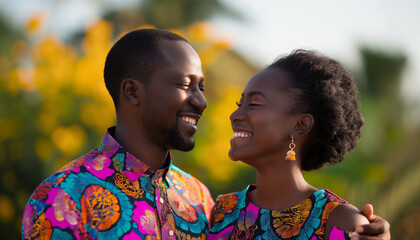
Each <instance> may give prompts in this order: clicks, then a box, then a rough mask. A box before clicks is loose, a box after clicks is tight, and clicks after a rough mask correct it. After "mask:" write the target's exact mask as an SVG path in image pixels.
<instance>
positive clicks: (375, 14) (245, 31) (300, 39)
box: [0, 0, 420, 100]
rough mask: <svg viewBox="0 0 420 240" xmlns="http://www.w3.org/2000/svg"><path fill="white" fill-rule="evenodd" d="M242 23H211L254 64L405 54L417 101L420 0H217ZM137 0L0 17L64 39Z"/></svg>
mask: <svg viewBox="0 0 420 240" xmlns="http://www.w3.org/2000/svg"><path fill="white" fill-rule="evenodd" d="M221 1H222V2H223V3H225V4H226V5H228V6H231V7H232V8H233V9H236V10H237V11H238V12H239V13H241V14H242V15H243V16H244V18H245V20H244V21H237V20H232V19H230V18H226V17H219V16H218V17H215V18H214V19H213V20H212V21H211V22H212V23H213V24H215V26H217V28H218V30H219V31H220V32H222V33H226V34H228V35H230V36H231V38H232V39H233V40H234V44H235V48H236V49H237V50H238V51H239V52H240V53H242V54H243V55H244V56H245V57H246V58H248V59H249V60H251V61H253V62H255V63H256V64H258V65H261V66H264V65H267V64H269V63H270V62H271V61H272V60H273V59H275V58H276V57H277V56H278V55H279V54H284V53H288V52H290V51H291V50H293V49H296V48H309V49H316V50H319V51H320V52H322V53H324V54H327V55H329V56H331V57H333V58H336V59H338V60H340V61H342V62H343V63H345V64H346V65H349V66H354V67H357V66H358V64H360V61H359V60H360V59H359V55H358V46H360V45H362V44H367V45H368V46H372V47H377V48H380V49H384V50H387V51H388V50H389V51H391V52H399V51H402V52H404V53H406V54H407V55H408V56H409V67H408V69H407V74H406V76H405V81H404V88H403V90H404V92H405V94H406V95H407V96H409V97H410V99H415V98H417V99H419V100H420V26H419V24H420V1H418V0H352V1H337V0H321V1H313V0H298V1H281V0H259V1H257V0H221ZM133 2H136V0H125V1H122V0H120V1H118V0H101V1H93V0H92V1H87V0H13V1H9V0H0V9H1V10H2V13H3V14H4V15H5V16H6V17H7V18H10V19H13V23H14V24H16V25H20V24H22V23H23V21H24V19H25V18H26V17H27V16H29V15H30V14H32V13H34V12H37V11H42V10H43V11H47V12H48V13H49V19H50V24H49V26H48V28H47V30H48V31H50V32H54V33H57V34H59V35H62V36H63V35H65V34H66V33H70V32H73V31H75V30H77V29H79V28H80V27H83V26H85V25H86V24H88V23H89V22H91V21H92V20H94V19H95V18H97V17H98V16H100V14H101V13H102V12H103V11H105V10H106V9H109V8H115V7H124V6H126V5H129V4H131V3H133Z"/></svg>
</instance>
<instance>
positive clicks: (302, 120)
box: [293, 113, 314, 138]
mask: <svg viewBox="0 0 420 240" xmlns="http://www.w3.org/2000/svg"><path fill="white" fill-rule="evenodd" d="M313 125H314V117H313V116H312V114H309V113H305V114H302V115H300V116H299V117H298V119H297V122H296V126H295V127H294V128H293V132H294V134H293V135H294V137H295V138H298V137H301V136H304V135H306V134H307V133H309V132H310V131H311V129H312V126H313Z"/></svg>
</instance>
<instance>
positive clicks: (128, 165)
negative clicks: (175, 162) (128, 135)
mask: <svg viewBox="0 0 420 240" xmlns="http://www.w3.org/2000/svg"><path fill="white" fill-rule="evenodd" d="M114 132H115V127H110V128H108V129H107V131H106V132H105V135H104V138H103V140H102V144H101V146H99V148H98V151H101V152H102V153H103V154H106V155H107V156H108V157H109V158H111V160H112V163H113V165H114V167H115V168H116V169H117V170H120V171H122V172H124V173H125V174H126V176H127V177H128V179H129V180H130V182H131V183H133V182H135V181H137V180H138V179H139V178H140V177H142V176H148V177H152V179H153V180H154V181H159V182H160V181H161V180H162V179H163V178H165V177H166V174H167V173H168V170H169V168H170V166H171V165H172V157H171V153H170V152H169V155H168V161H167V162H168V165H167V166H166V167H165V168H161V169H157V170H156V169H152V168H150V167H149V166H148V165H147V164H146V163H144V162H142V161H141V160H139V159H138V158H136V157H135V156H133V155H132V154H131V153H129V152H127V150H125V148H124V147H123V146H121V145H120V144H119V143H118V142H117V141H116V140H115V139H114V138H113V137H112V135H113V134H114Z"/></svg>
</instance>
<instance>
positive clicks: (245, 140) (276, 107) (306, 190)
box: [229, 68, 368, 239]
mask: <svg viewBox="0 0 420 240" xmlns="http://www.w3.org/2000/svg"><path fill="white" fill-rule="evenodd" d="M289 81H290V76H289V75H288V74H287V73H286V72H284V71H282V70H279V69H273V68H268V69H265V70H263V71H261V72H260V73H258V74H257V75H255V76H254V77H252V78H251V79H250V80H249V82H248V83H247V85H246V87H245V89H244V92H243V95H242V97H241V100H240V102H239V104H238V109H237V110H236V111H234V112H233V113H232V115H231V116H230V120H231V123H232V128H233V131H234V132H235V134H238V133H240V134H241V135H242V136H244V135H245V137H234V138H232V139H231V149H230V151H229V157H230V158H231V159H232V160H241V161H242V162H244V163H246V164H249V165H251V166H253V167H254V168H255V169H256V170H257V181H256V185H257V188H256V189H255V190H253V191H250V192H249V194H248V197H249V198H250V200H251V202H253V203H254V204H256V205H258V206H259V207H262V208H265V209H271V210H281V209H286V208H289V207H292V206H294V205H296V204H297V203H299V202H301V201H302V200H303V199H305V198H306V197H308V196H309V195H310V194H312V193H314V192H315V191H316V190H317V189H316V188H315V187H313V186H311V185H310V184H308V183H307V182H306V181H305V179H304V178H303V175H302V172H301V169H300V162H301V161H302V160H301V159H300V156H302V151H301V148H299V146H302V145H303V144H305V141H306V140H307V138H308V135H309V133H310V131H311V129H312V126H313V125H314V118H313V117H312V115H310V114H306V113H299V112H297V111H295V110H294V109H295V107H294V104H295V102H296V100H295V98H294V93H293V91H290V90H288V89H289V88H287V86H288V82H289ZM291 136H293V138H294V140H295V144H296V146H297V147H296V149H295V151H296V158H297V159H296V161H286V160H284V157H285V155H286V152H287V151H288V145H289V143H290V141H291V139H290V137H291ZM272 189H276V191H272ZM366 223H368V220H367V219H366V217H364V216H363V215H361V214H360V213H359V211H358V210H357V209H355V208H354V207H352V206H351V205H343V206H342V207H339V208H337V209H336V210H334V211H333V214H332V216H331V219H330V220H329V221H328V225H327V232H326V237H327V238H326V239H328V234H329V231H330V229H331V227H332V226H337V227H339V228H341V229H343V230H347V231H350V230H354V229H355V227H356V226H358V225H360V224H366Z"/></svg>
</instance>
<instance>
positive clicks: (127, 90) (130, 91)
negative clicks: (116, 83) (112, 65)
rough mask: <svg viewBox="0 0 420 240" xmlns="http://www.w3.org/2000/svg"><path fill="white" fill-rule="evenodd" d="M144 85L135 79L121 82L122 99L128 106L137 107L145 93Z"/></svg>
mask: <svg viewBox="0 0 420 240" xmlns="http://www.w3.org/2000/svg"><path fill="white" fill-rule="evenodd" d="M143 88H144V86H143V84H142V83H141V82H140V81H138V80H135V79H131V78H126V79H124V80H123V81H122V82H121V88H120V99H121V100H123V101H125V102H127V103H128V104H131V105H134V106H137V105H139V104H140V102H141V101H140V97H141V96H142V93H143Z"/></svg>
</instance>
